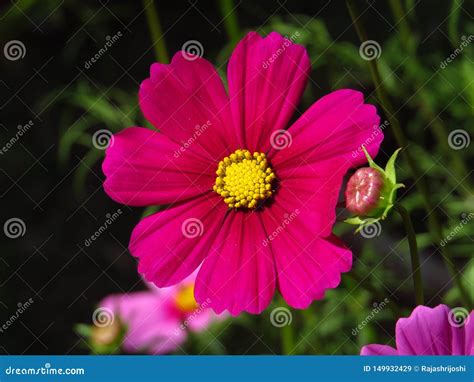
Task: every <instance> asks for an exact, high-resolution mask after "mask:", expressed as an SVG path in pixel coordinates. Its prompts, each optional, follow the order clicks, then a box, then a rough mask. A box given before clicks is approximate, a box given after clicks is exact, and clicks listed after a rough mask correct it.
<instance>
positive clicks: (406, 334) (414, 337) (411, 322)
mask: <svg viewBox="0 0 474 382" xmlns="http://www.w3.org/2000/svg"><path fill="white" fill-rule="evenodd" d="M449 311H450V310H449V308H448V307H447V306H446V305H438V306H437V307H436V308H428V307H426V306H421V305H420V306H417V307H416V308H415V310H413V312H412V313H411V315H410V317H408V318H401V319H399V320H398V322H397V326H396V339H397V350H398V352H399V354H400V355H451V354H452V332H453V331H457V330H462V329H461V328H454V327H452V326H451V325H450V323H449V321H448V315H449Z"/></svg>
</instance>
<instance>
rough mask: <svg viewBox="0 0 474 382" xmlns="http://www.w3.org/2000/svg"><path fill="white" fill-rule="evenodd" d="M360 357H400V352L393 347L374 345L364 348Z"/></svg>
mask: <svg viewBox="0 0 474 382" xmlns="http://www.w3.org/2000/svg"><path fill="white" fill-rule="evenodd" d="M360 355H398V352H397V350H396V349H394V348H393V347H391V346H387V345H377V344H373V345H366V346H363V347H362V349H361V350H360Z"/></svg>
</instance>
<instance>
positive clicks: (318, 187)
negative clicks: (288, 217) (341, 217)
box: [272, 160, 346, 237]
mask: <svg viewBox="0 0 474 382" xmlns="http://www.w3.org/2000/svg"><path fill="white" fill-rule="evenodd" d="M275 171H276V174H277V177H278V180H279V186H278V189H277V191H276V193H275V196H274V205H275V206H278V207H279V208H280V209H284V210H286V211H287V212H286V213H288V214H290V213H291V212H295V210H298V213H299V214H302V219H303V221H304V222H305V225H306V227H307V228H308V231H309V232H310V235H311V237H314V236H320V237H326V236H329V235H330V234H331V232H332V227H333V225H334V222H335V220H336V205H337V201H338V198H339V192H340V189H341V185H342V180H343V177H344V175H345V173H346V168H345V166H344V165H343V164H342V161H341V160H333V161H323V162H315V163H313V164H308V163H306V164H302V165H301V166H298V167H292V166H289V167H286V168H285V167H284V166H283V167H275ZM272 208H273V205H272ZM281 216H283V215H282V214H280V220H281Z"/></svg>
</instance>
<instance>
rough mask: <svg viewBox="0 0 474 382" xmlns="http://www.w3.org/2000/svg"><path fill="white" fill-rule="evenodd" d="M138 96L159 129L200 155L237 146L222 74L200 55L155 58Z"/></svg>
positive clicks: (213, 154) (216, 153)
mask: <svg viewBox="0 0 474 382" xmlns="http://www.w3.org/2000/svg"><path fill="white" fill-rule="evenodd" d="M190 58H191V59H190ZM139 99H140V107H141V109H142V111H143V114H144V115H145V117H146V118H147V119H148V120H149V121H150V122H151V123H152V124H153V125H154V126H155V127H156V128H157V129H159V130H160V131H161V132H162V133H163V134H165V135H167V136H168V137H169V138H170V139H171V140H173V141H175V142H177V143H178V144H179V145H187V146H188V149H189V150H191V151H193V152H195V153H196V154H198V155H200V156H202V157H203V158H206V159H211V160H214V161H215V160H217V161H218V160H220V159H221V158H222V157H224V156H225V155H227V154H228V153H229V152H232V151H234V150H236V149H237V148H238V147H239V145H240V147H241V143H242V142H239V140H238V139H237V136H236V134H235V129H234V127H233V124H232V118H231V117H230V111H229V110H230V109H229V100H228V97H227V94H226V92H225V89H224V85H223V83H222V80H221V78H220V77H219V75H218V73H217V72H216V70H215V69H214V67H213V66H212V64H210V63H209V62H208V61H206V60H205V59H203V58H201V57H190V56H189V55H188V54H184V53H183V52H177V53H176V54H175V55H174V57H173V59H172V61H171V63H170V64H169V65H165V64H159V63H155V64H153V65H152V67H151V70H150V78H148V79H146V80H145V81H143V82H142V84H141V86H140V92H139Z"/></svg>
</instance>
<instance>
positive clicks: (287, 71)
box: [227, 32, 310, 152]
mask: <svg viewBox="0 0 474 382" xmlns="http://www.w3.org/2000/svg"><path fill="white" fill-rule="evenodd" d="M270 61H271V62H270ZM309 71H310V60H309V58H308V55H307V53H306V49H305V48H304V47H302V46H301V45H297V44H294V43H292V42H291V41H289V40H288V39H285V38H284V37H283V36H281V35H279V34H278V33H276V32H272V33H270V34H269V35H268V36H267V37H266V38H262V37H260V36H259V35H258V34H257V33H255V32H250V33H249V34H247V36H246V37H245V38H244V39H243V40H242V41H241V42H240V43H239V44H238V45H237V47H236V48H235V50H234V52H233V53H232V56H231V58H230V60H229V66H228V70H227V72H228V79H229V97H230V100H231V109H232V115H233V118H234V123H235V127H236V129H237V130H238V132H239V134H240V136H241V137H243V138H244V139H245V143H246V148H247V149H248V150H250V151H260V152H266V151H268V149H269V148H270V137H271V134H272V132H273V131H275V130H281V129H285V128H286V127H287V124H288V121H289V120H290V118H291V116H292V115H293V113H294V111H295V109H296V106H297V105H298V102H299V100H300V97H301V95H302V94H303V91H304V88H305V86H306V82H307V80H308V75H309Z"/></svg>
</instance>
